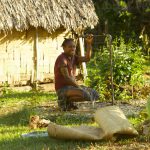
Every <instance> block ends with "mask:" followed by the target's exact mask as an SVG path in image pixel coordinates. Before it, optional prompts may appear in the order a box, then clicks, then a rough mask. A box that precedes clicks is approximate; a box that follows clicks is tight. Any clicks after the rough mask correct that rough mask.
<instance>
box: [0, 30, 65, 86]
mask: <svg viewBox="0 0 150 150" xmlns="http://www.w3.org/2000/svg"><path fill="white" fill-rule="evenodd" d="M67 33H68V32H67V31H65V30H64V29H59V30H57V31H56V32H54V33H53V34H49V33H47V32H46V31H45V30H43V29H38V47H37V80H39V81H41V82H49V81H50V80H51V79H53V78H54V71H53V70H54V63H55V60H56V58H57V56H58V55H59V54H60V53H61V52H62V48H61V43H62V41H63V39H64V36H66V35H67ZM34 38H35V29H34V28H30V29H29V30H28V31H24V32H18V31H12V33H9V34H8V35H7V36H5V35H4V34H2V33H1V34H0V85H4V83H8V84H10V85H24V84H27V83H28V82H30V81H31V78H32V77H31V76H32V71H33V47H34V41H35V40H34Z"/></svg>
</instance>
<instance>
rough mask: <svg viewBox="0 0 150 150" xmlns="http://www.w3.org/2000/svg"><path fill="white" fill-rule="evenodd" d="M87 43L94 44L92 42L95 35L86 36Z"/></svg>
mask: <svg viewBox="0 0 150 150" xmlns="http://www.w3.org/2000/svg"><path fill="white" fill-rule="evenodd" d="M85 42H86V43H87V44H92V42H93V34H88V35H86V38H85Z"/></svg>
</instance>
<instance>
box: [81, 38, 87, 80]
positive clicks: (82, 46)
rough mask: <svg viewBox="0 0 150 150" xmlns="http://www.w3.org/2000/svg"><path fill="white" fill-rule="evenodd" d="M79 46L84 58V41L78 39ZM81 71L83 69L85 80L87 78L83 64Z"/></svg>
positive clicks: (84, 64) (83, 64)
mask: <svg viewBox="0 0 150 150" xmlns="http://www.w3.org/2000/svg"><path fill="white" fill-rule="evenodd" d="M79 44H80V52H81V56H84V39H83V38H82V37H80V38H79ZM82 69H83V75H84V79H85V78H86V76H87V69H86V63H85V62H83V63H82Z"/></svg>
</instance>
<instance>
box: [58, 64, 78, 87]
mask: <svg viewBox="0 0 150 150" xmlns="http://www.w3.org/2000/svg"><path fill="white" fill-rule="evenodd" d="M60 71H61V74H62V75H63V77H64V79H65V81H66V83H67V84H68V85H71V86H74V87H79V86H78V84H77V83H76V81H75V78H74V77H71V76H69V73H68V70H67V67H65V66H62V67H60Z"/></svg>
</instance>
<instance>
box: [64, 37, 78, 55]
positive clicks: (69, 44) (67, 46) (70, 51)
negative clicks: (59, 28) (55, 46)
mask: <svg viewBox="0 0 150 150" xmlns="http://www.w3.org/2000/svg"><path fill="white" fill-rule="evenodd" d="M62 47H63V49H64V53H65V54H67V55H68V56H73V55H74V54H75V51H76V44H75V42H74V40H73V39H72V38H69V39H65V40H64V41H63V43H62Z"/></svg>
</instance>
